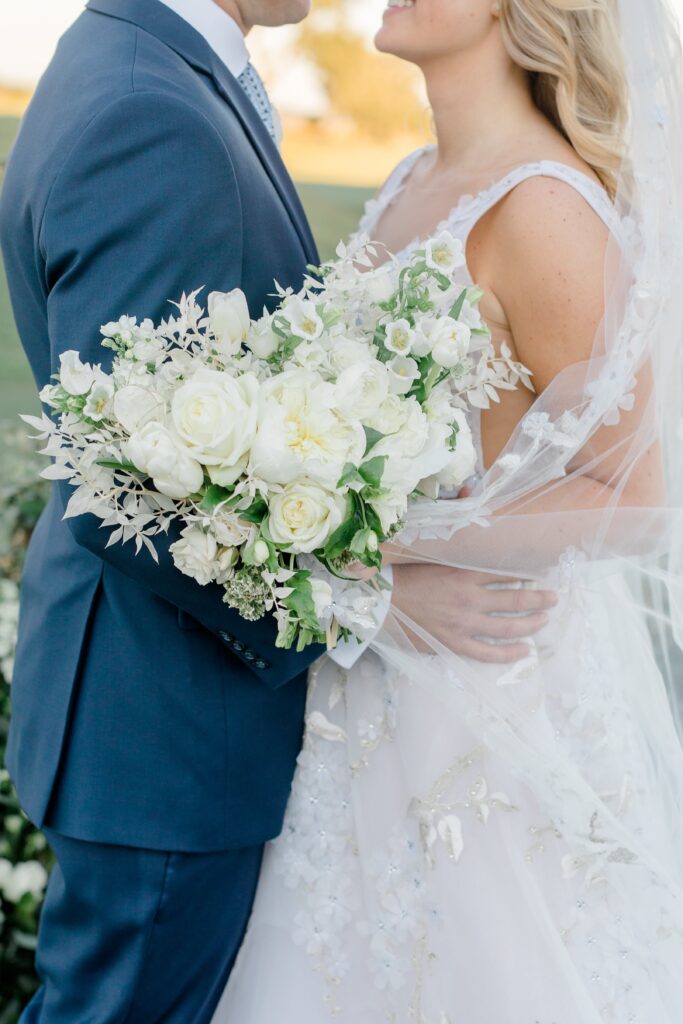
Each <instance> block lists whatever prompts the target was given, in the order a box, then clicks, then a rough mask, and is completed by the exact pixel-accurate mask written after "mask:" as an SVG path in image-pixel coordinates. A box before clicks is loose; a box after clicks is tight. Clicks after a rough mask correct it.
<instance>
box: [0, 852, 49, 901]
mask: <svg viewBox="0 0 683 1024" xmlns="http://www.w3.org/2000/svg"><path fill="white" fill-rule="evenodd" d="M4 863H7V862H6V861H5V862H4ZM10 867H12V866H11V865H10ZM2 875H3V876H4V877H3V878H2V880H1V888H2V892H3V895H4V897H5V899H6V900H7V901H8V902H9V903H14V904H15V905H16V904H17V903H19V901H20V900H21V899H23V897H24V896H26V895H27V893H30V894H31V895H32V896H33V897H34V899H39V898H40V897H41V896H42V895H43V892H44V891H45V886H46V885H47V871H46V870H45V868H44V867H43V865H42V864H40V863H39V862H38V861H37V860H28V861H24V862H23V863H22V864H15V865H14V867H13V868H12V870H11V871H9V872H8V871H6V870H4V871H3V872H2Z"/></svg>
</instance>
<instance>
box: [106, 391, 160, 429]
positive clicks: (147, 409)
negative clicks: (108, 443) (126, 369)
mask: <svg viewBox="0 0 683 1024" xmlns="http://www.w3.org/2000/svg"><path fill="white" fill-rule="evenodd" d="M163 414H164V402H163V399H162V398H161V397H160V396H159V395H158V394H156V393H155V391H154V390H153V389H152V388H150V387H142V386H141V385H140V384H127V385H126V386H125V387H123V388H121V390H120V391H117V392H116V394H115V395H114V415H115V417H116V419H117V420H118V422H119V423H120V424H121V426H122V427H123V429H124V430H125V431H127V432H128V433H129V434H132V433H134V432H135V431H136V430H140V429H141V428H142V427H144V426H145V425H146V424H147V423H151V421H152V420H157V421H158V420H160V419H162V418H163Z"/></svg>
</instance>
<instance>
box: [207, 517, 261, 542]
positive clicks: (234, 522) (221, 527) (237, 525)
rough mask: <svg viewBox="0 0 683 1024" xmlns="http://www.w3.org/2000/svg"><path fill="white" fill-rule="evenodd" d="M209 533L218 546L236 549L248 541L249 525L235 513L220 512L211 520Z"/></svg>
mask: <svg viewBox="0 0 683 1024" xmlns="http://www.w3.org/2000/svg"><path fill="white" fill-rule="evenodd" d="M211 532H212V533H213V535H214V537H215V538H216V540H217V541H218V543H219V544H223V545H224V546H225V547H227V548H238V547H240V545H242V544H244V542H245V541H246V540H247V539H248V537H249V534H250V532H251V524H250V523H247V522H245V521H244V520H243V519H240V517H239V515H238V514H237V513H236V512H229V511H225V510H222V511H219V512H217V513H216V514H215V515H214V516H213V518H212V519H211Z"/></svg>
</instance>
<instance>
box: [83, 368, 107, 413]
mask: <svg viewBox="0 0 683 1024" xmlns="http://www.w3.org/2000/svg"><path fill="white" fill-rule="evenodd" d="M113 397H114V383H113V381H112V380H111V378H110V377H107V376H106V374H104V373H100V374H98V375H97V377H96V379H95V383H94V384H93V386H92V388H91V389H90V392H89V394H88V398H87V400H86V403H85V406H84V408H83V414H84V415H85V416H87V417H88V419H91V420H94V421H95V422H99V421H100V420H103V419H104V418H105V416H109V414H110V413H111V411H112V398H113Z"/></svg>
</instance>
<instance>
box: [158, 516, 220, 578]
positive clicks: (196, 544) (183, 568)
mask: <svg viewBox="0 0 683 1024" xmlns="http://www.w3.org/2000/svg"><path fill="white" fill-rule="evenodd" d="M169 551H170V552H171V554H172V556H173V564H174V565H175V567H176V569H179V570H180V572H182V573H183V575H184V576H191V577H192V579H193V580H196V581H197V583H198V584H199V585H200V587H205V586H206V585H207V584H208V583H211V582H212V581H213V580H214V578H215V574H216V556H217V554H218V545H217V544H216V539H215V537H212V536H211V534H210V533H207V532H205V531H204V530H202V529H200V527H198V526H186V527H185V529H184V530H182V531H181V534H180V540H177V541H176V542H175V544H171V547H170V548H169Z"/></svg>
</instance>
